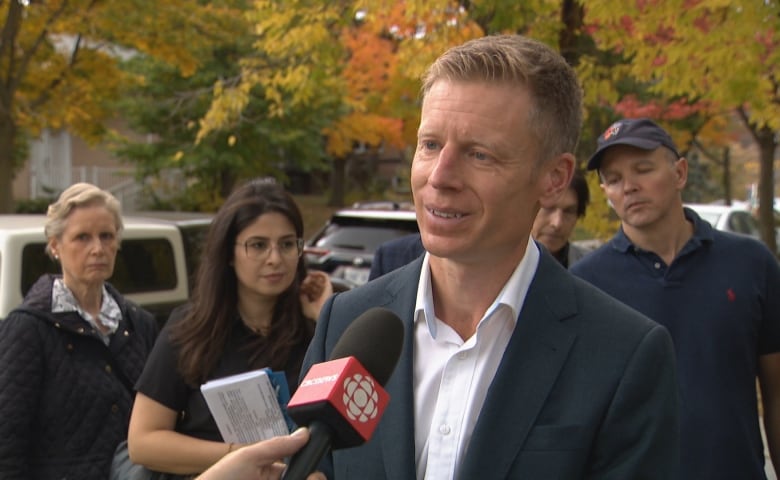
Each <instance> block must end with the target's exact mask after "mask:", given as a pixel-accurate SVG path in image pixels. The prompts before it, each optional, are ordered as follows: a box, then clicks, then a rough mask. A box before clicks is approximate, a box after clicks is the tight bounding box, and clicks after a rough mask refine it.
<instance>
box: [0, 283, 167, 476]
mask: <svg viewBox="0 0 780 480" xmlns="http://www.w3.org/2000/svg"><path fill="white" fill-rule="evenodd" d="M54 278H55V277H53V276H51V275H44V276H42V277H41V278H40V279H39V280H38V281H37V282H36V283H35V285H33V287H32V289H31V290H30V292H29V293H28V294H27V296H26V297H25V299H24V302H23V304H22V308H19V309H16V310H14V311H12V312H11V313H10V314H9V315H8V317H7V318H6V319H5V320H4V321H2V322H0V478H2V479H6V480H7V479H58V480H61V479H74V480H75V479H79V480H89V479H95V480H98V479H100V480H104V479H106V478H108V474H109V468H110V465H111V458H112V456H113V453H114V449H115V448H116V446H117V444H118V443H119V442H120V441H122V440H123V439H125V438H127V427H128V422H129V419H130V410H131V408H132V404H133V398H134V395H133V393H132V392H131V391H130V390H128V388H127V386H126V385H125V382H124V381H123V379H122V378H121V375H118V374H117V372H116V369H119V370H121V371H122V373H123V375H124V376H125V377H126V379H127V381H129V382H130V385H132V384H134V383H135V381H136V379H137V378H138V376H139V375H140V373H141V371H142V370H143V366H144V362H145V361H146V357H147V355H148V354H149V352H150V351H151V349H152V346H153V345H154V340H155V337H156V335H157V326H156V323H155V321H154V317H153V316H152V315H151V314H150V313H148V312H147V311H145V310H143V309H142V308H140V307H138V306H137V305H135V304H133V303H131V302H130V301H128V300H126V299H124V298H123V297H122V296H121V295H120V294H119V292H117V291H116V290H115V289H114V288H113V287H112V286H111V285H108V284H107V285H106V288H107V289H108V292H109V294H110V295H111V296H112V297H113V298H114V299H115V300H116V301H117V303H118V304H119V307H120V309H121V311H122V321H121V322H120V324H119V328H118V329H117V331H116V333H115V334H114V335H112V337H111V341H110V343H109V345H108V346H106V345H105V344H104V343H103V342H102V340H101V339H100V336H99V334H98V333H97V332H95V331H94V329H93V328H92V327H91V326H90V324H89V323H87V322H86V321H85V320H84V319H82V318H81V317H80V316H79V315H78V314H77V313H74V312H68V313H52V312H51V292H52V284H53V281H54ZM109 358H112V359H113V366H112V365H111V364H110V363H111V362H110V361H109Z"/></svg>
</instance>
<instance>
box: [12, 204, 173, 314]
mask: <svg viewBox="0 0 780 480" xmlns="http://www.w3.org/2000/svg"><path fill="white" fill-rule="evenodd" d="M122 221H123V223H124V230H123V231H122V243H121V247H120V249H119V253H118V254H117V258H116V266H115V268H114V274H113V276H112V277H111V278H110V279H109V282H111V284H112V285H114V286H115V287H116V288H117V290H119V292H120V293H122V294H123V295H124V296H126V297H127V298H128V299H130V300H132V301H134V302H136V303H137V304H139V305H140V306H142V307H143V308H145V309H147V310H149V311H150V312H152V313H153V314H154V315H155V318H157V320H158V322H159V323H160V325H162V324H163V323H164V322H165V321H166V320H167V318H168V314H169V313H170V311H171V310H172V309H173V308H175V307H176V306H178V305H180V304H182V303H184V302H186V301H187V298H188V296H189V285H188V281H187V277H188V274H187V273H188V272H187V259H186V257H185V250H184V244H183V241H182V234H181V231H180V229H179V227H178V226H177V225H176V223H175V222H172V221H167V220H160V219H152V218H145V217H134V216H127V215H123V216H122ZM45 222H46V217H45V215H0V319H3V318H5V317H6V316H7V315H8V313H9V312H10V311H11V310H13V309H14V308H15V307H17V306H19V305H20V304H21V303H22V299H23V298H24V295H25V293H27V291H28V290H29V289H30V287H32V285H33V283H35V281H36V280H37V279H38V277H40V276H41V274H43V273H59V272H60V269H59V264H57V263H56V262H54V261H52V260H51V259H50V258H49V257H48V255H46V253H45V248H46V237H45V236H44V234H43V226H44V224H45Z"/></svg>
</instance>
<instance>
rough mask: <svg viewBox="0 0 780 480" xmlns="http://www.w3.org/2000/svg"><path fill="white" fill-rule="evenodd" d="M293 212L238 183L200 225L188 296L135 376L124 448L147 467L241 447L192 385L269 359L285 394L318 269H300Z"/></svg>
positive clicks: (316, 294) (210, 458) (258, 184)
mask: <svg viewBox="0 0 780 480" xmlns="http://www.w3.org/2000/svg"><path fill="white" fill-rule="evenodd" d="M302 237H303V220H302V218H301V213H300V211H299V209H298V206H297V205H296V204H295V201H294V200H293V198H292V197H291V196H290V195H289V194H288V193H287V192H286V191H285V190H284V189H283V188H282V187H281V186H280V185H278V184H276V183H275V182H273V181H269V180H266V179H262V180H254V181H251V182H249V183H248V184H246V185H244V186H242V187H240V188H239V189H238V190H236V191H235V192H234V193H233V194H232V195H230V197H229V198H228V199H227V200H226V201H225V203H224V205H222V207H221V208H220V209H219V211H218V212H217V213H216V215H215V216H214V219H213V221H212V224H211V226H210V228H209V232H208V236H207V240H206V245H205V247H204V249H203V253H202V260H201V263H200V267H199V270H198V273H197V277H196V279H195V285H194V289H193V292H192V296H191V301H190V303H189V304H187V305H186V306H185V307H180V309H178V310H176V311H174V313H172V314H171V318H170V319H169V321H168V323H167V325H166V327H165V328H164V329H163V331H162V332H161V333H160V336H159V338H158V340H157V343H156V344H155V346H154V349H153V351H152V353H151V355H150V356H149V359H148V361H147V363H146V367H145V369H144V371H143V373H142V374H141V377H140V379H139V380H138V383H137V384H136V388H137V392H138V393H137V395H136V400H135V406H134V407H133V413H132V417H131V420H130V431H129V436H128V449H129V453H130V458H131V460H132V461H133V462H134V463H137V464H141V465H144V466H145V467H147V468H148V469H150V470H152V471H156V472H164V473H168V474H176V475H181V476H184V477H186V476H188V475H193V474H197V473H200V472H202V471H204V470H206V469H207V468H209V467H210V466H211V465H213V464H214V463H216V462H217V461H218V460H219V459H220V458H222V457H223V456H225V455H227V454H228V453H230V452H231V451H234V450H236V449H237V448H240V447H241V446H242V445H234V444H229V443H225V442H224V441H223V439H222V437H221V435H220V433H219V430H218V429H217V425H216V423H215V422H214V419H213V418H212V416H211V414H210V412H209V409H208V406H207V405H206V402H205V400H204V399H203V396H202V394H201V393H200V386H201V385H202V384H203V383H205V382H206V381H208V380H212V379H216V378H221V377H226V376H229V375H234V374H237V373H242V372H247V371H250V370H254V369H258V368H264V367H270V368H271V369H273V370H274V371H284V372H285V374H286V378H287V383H288V385H289V387H290V390H291V393H292V391H294V389H295V387H296V386H297V384H298V376H299V374H300V369H301V363H302V361H303V356H304V354H305V353H306V348H307V346H308V344H309V341H310V340H311V337H312V335H313V333H314V325H315V323H314V322H315V320H316V318H317V316H318V315H319V310H320V308H321V307H322V305H323V303H324V302H325V300H326V299H327V298H328V297H329V296H330V295H331V294H332V293H333V290H332V286H331V284H330V281H329V279H328V276H327V274H325V273H323V272H314V271H312V272H308V273H307V272H306V268H305V265H304V260H303V258H302V255H301V254H302V252H303V238H302Z"/></svg>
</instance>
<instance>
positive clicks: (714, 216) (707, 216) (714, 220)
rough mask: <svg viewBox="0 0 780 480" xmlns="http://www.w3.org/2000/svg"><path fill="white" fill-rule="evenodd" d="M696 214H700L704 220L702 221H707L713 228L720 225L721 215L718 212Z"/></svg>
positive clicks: (699, 212)
mask: <svg viewBox="0 0 780 480" xmlns="http://www.w3.org/2000/svg"><path fill="white" fill-rule="evenodd" d="M696 213H698V214H699V216H700V217H701V218H702V220H705V221H706V222H707V223H709V224H710V225H712V226H713V227H714V226H715V225H717V224H718V218H720V214H719V213H716V212H701V211H698V210H697V211H696Z"/></svg>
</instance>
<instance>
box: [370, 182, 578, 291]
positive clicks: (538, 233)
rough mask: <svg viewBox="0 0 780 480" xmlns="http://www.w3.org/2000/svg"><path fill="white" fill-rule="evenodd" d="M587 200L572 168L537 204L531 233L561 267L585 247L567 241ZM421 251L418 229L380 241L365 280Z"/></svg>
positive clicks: (385, 271)
mask: <svg viewBox="0 0 780 480" xmlns="http://www.w3.org/2000/svg"><path fill="white" fill-rule="evenodd" d="M588 202H590V193H589V192H588V182H587V181H585V177H584V176H583V175H582V173H580V172H579V171H576V170H575V172H574V175H573V176H572V179H571V183H570V184H569V188H568V189H566V190H565V191H564V192H563V194H561V196H560V198H559V199H558V200H556V201H555V203H554V204H553V205H551V206H550V207H548V208H544V207H543V208H540V209H539V213H537V214H536V219H535V220H534V225H533V228H532V229H531V236H533V238H534V240H536V241H537V242H539V243H541V244H542V245H544V247H545V248H546V249H547V251H549V252H550V253H551V254H552V256H553V257H555V259H556V260H558V261H559V262H561V265H563V266H564V267H565V268H569V266H571V265H572V264H573V263H574V262H576V261H577V260H579V259H581V258H582V257H584V256H585V255H586V254H587V253H588V251H587V250H585V249H584V248H581V247H578V246H576V245H574V244H572V243H571V242H569V239H570V238H571V234H572V232H574V227H575V226H576V225H577V219H579V218H582V217H583V216H585V209H586V208H587V206H588ZM424 253H425V248H424V247H423V244H422V239H421V238H420V234H419V233H413V234H411V235H405V236H403V237H400V238H395V239H393V240H389V241H387V242H384V243H383V244H381V245H380V246H379V248H377V249H376V252H374V258H373V260H372V261H371V272H370V274H369V276H368V279H369V280H373V279H375V278H377V277H379V276H382V275H384V274H385V273H387V272H392V271H393V270H395V269H397V268H400V267H403V266H404V265H406V264H407V263H410V262H412V261H413V260H415V259H416V258H418V257H419V256H421V255H422V254H424Z"/></svg>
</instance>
